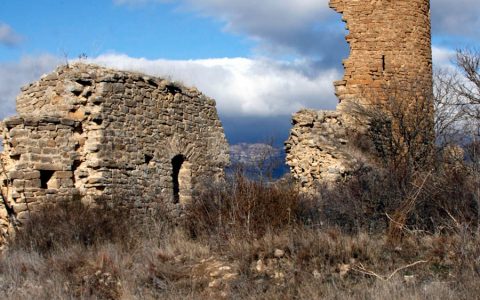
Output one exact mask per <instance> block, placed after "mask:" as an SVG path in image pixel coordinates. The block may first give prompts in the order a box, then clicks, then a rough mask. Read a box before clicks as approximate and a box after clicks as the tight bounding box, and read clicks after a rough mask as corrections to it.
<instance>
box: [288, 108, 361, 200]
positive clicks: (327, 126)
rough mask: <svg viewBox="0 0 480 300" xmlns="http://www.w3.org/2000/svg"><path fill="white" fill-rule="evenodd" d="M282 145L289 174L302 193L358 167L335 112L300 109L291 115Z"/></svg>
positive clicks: (338, 115)
mask: <svg viewBox="0 0 480 300" xmlns="http://www.w3.org/2000/svg"><path fill="white" fill-rule="evenodd" d="M292 120H293V128H292V130H291V131H290V136H289V138H288V140H287V141H286V142H285V149H286V152H287V157H286V159H287V162H288V164H289V165H290V169H291V173H292V175H293V177H294V178H296V179H297V181H298V182H299V183H300V185H301V187H302V189H303V191H305V192H308V191H311V190H315V189H316V188H317V187H318V186H317V185H318V184H321V183H325V182H327V183H331V182H336V181H338V180H342V179H346V178H347V177H348V176H349V175H350V173H351V172H352V171H354V170H356V169H357V168H358V167H359V166H360V162H361V159H360V158H359V157H356V156H355V155H354V154H353V153H352V151H351V148H350V146H349V140H348V139H349V135H348V133H347V131H346V125H345V120H344V119H343V115H342V114H341V113H339V112H336V111H315V110H301V111H299V112H297V113H296V114H294V115H293V118H292Z"/></svg>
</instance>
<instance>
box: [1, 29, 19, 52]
mask: <svg viewBox="0 0 480 300" xmlns="http://www.w3.org/2000/svg"><path fill="white" fill-rule="evenodd" d="M22 39H23V38H22V37H21V36H20V35H19V34H17V33H16V32H15V31H13V29H12V28H11V27H10V26H9V25H8V24H5V23H0V45H5V46H9V47H13V46H17V45H18V44H20V42H21V41H22Z"/></svg>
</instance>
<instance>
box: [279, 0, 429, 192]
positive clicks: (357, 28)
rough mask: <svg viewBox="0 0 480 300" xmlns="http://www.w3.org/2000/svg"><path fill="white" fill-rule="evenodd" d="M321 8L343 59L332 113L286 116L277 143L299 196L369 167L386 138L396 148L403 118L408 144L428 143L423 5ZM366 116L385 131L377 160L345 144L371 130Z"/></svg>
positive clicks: (336, 2)
mask: <svg viewBox="0 0 480 300" xmlns="http://www.w3.org/2000/svg"><path fill="white" fill-rule="evenodd" d="M329 4H330V7H331V8H333V9H334V10H335V11H337V12H339V13H341V14H342V16H343V21H345V23H346V28H347V30H348V35H347V36H346V40H347V42H348V43H349V44H350V55H349V57H348V58H347V59H345V60H344V61H343V65H344V68H345V74H344V77H343V80H340V81H336V82H335V83H334V85H335V93H336V95H337V97H338V100H339V104H338V106H337V110H336V111H314V110H302V111H299V112H297V113H296V114H295V115H294V116H293V119H292V123H293V128H292V130H291V131H290V136H289V138H288V140H287V141H286V142H285V150H286V153H287V156H286V163H287V165H289V166H290V170H291V173H292V176H293V177H294V178H295V179H296V180H297V182H298V183H299V185H300V186H301V187H302V189H303V190H304V191H312V190H315V189H316V187H317V186H318V185H319V184H323V183H325V182H327V183H328V182H337V181H339V180H345V179H346V178H348V177H349V175H350V174H352V173H354V172H355V171H356V170H358V169H359V168H360V167H361V166H362V165H365V164H367V165H368V164H374V162H375V161H376V159H377V158H378V157H377V156H376V155H377V154H380V153H381V152H380V151H378V149H382V148H388V147H389V145H391V144H392V143H390V142H389V141H391V140H393V137H395V138H399V139H398V140H401V138H402V136H400V135H397V134H398V133H399V132H401V131H400V130H399V126H398V125H399V122H397V121H396V120H405V119H409V118H410V119H411V120H408V121H406V122H404V124H403V125H405V124H406V126H407V128H416V129H418V128H420V129H419V130H417V132H419V134H418V135H417V137H415V139H416V140H415V142H418V144H420V145H426V147H425V149H426V152H428V149H429V148H430V145H432V144H433V138H434V136H433V130H432V128H433V127H432V125H433V103H432V101H431V100H432V50H431V32H430V1H429V0H330V3H329ZM359 112H360V113H359ZM372 112H375V113H378V112H379V113H382V114H383V116H385V117H386V118H385V119H381V121H384V120H386V122H385V123H383V124H382V127H381V128H382V130H383V129H384V128H386V130H385V131H378V132H376V131H375V134H376V137H377V139H376V140H375V141H374V144H375V149H376V151H377V152H379V153H374V152H373V151H372V153H365V151H363V150H361V151H360V149H357V146H356V145H355V143H353V142H352V141H353V139H357V138H358V137H362V136H364V135H365V134H366V133H371V131H369V130H370V128H378V127H377V126H372V118H371V116H372ZM422 114H423V115H422ZM398 115H402V116H408V117H407V118H403V119H402V118H396V116H398ZM418 116H420V118H418ZM412 120H413V121H412ZM419 120H420V122H421V123H419ZM368 138H371V136H370V135H369V136H368ZM400 147H402V146H400ZM402 150H403V149H401V150H400V151H402ZM419 156H421V155H419ZM424 157H428V156H427V155H424Z"/></svg>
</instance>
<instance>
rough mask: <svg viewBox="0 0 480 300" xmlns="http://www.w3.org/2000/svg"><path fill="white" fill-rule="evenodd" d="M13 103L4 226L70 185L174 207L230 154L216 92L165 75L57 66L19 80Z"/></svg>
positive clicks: (130, 204)
mask: <svg viewBox="0 0 480 300" xmlns="http://www.w3.org/2000/svg"><path fill="white" fill-rule="evenodd" d="M17 112H18V116H15V117H11V118H7V119H6V120H4V121H3V122H2V123H1V127H2V128H1V129H2V135H3V142H4V152H3V153H2V154H1V157H0V158H1V169H0V179H1V181H0V182H1V183H2V185H1V191H2V193H1V195H2V196H3V199H0V200H3V201H1V202H0V203H1V205H0V222H2V223H1V226H2V227H1V229H2V233H3V235H5V234H6V233H7V231H8V230H9V229H11V227H12V222H14V221H15V220H19V221H22V220H23V219H25V218H26V217H28V214H29V213H30V212H31V211H35V210H36V209H38V207H39V206H41V205H44V204H46V203H48V204H53V203H57V202H60V201H66V200H70V199H72V196H73V195H79V196H81V198H82V200H83V201H84V202H96V201H100V200H102V201H118V203H117V204H118V205H123V206H125V207H127V208H129V209H132V210H135V211H136V212H138V213H147V212H148V211H150V210H154V209H155V208H157V207H158V206H159V205H162V207H163V208H164V209H166V210H167V212H168V211H169V212H171V213H172V214H175V213H177V212H178V211H179V209H178V208H179V207H181V205H182V204H184V203H187V202H188V201H189V200H190V198H191V197H192V192H193V190H194V189H195V188H196V187H197V186H198V185H199V184H202V183H203V182H205V181H212V180H216V179H218V178H221V177H222V176H223V169H224V167H225V166H226V165H227V164H228V163H229V154H228V144H227V141H226V139H225V135H224V131H223V128H222V125H221V123H220V121H219V119H218V116H217V111H216V108H215V101H214V100H212V99H210V98H208V97H206V96H204V95H202V94H201V93H200V92H199V91H198V90H196V89H194V88H186V87H183V86H181V85H178V84H175V83H173V82H170V81H168V80H164V79H161V78H155V77H150V76H146V75H142V74H138V73H132V72H121V71H115V70H110V69H106V68H102V67H98V66H93V65H86V64H74V65H67V66H61V67H59V68H58V69H57V70H55V71H54V72H53V73H51V74H48V75H46V76H43V77H42V78H41V79H40V80H39V81H38V82H35V83H33V84H30V85H28V86H26V87H24V88H23V89H22V92H21V94H20V95H19V96H18V97H17Z"/></svg>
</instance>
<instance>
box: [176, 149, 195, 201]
mask: <svg viewBox="0 0 480 300" xmlns="http://www.w3.org/2000/svg"><path fill="white" fill-rule="evenodd" d="M172 184H173V201H174V203H180V204H187V203H189V202H190V201H191V199H192V170H191V164H190V163H189V162H188V161H187V160H186V158H185V156H183V155H182V154H178V155H176V156H175V157H173V158H172Z"/></svg>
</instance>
